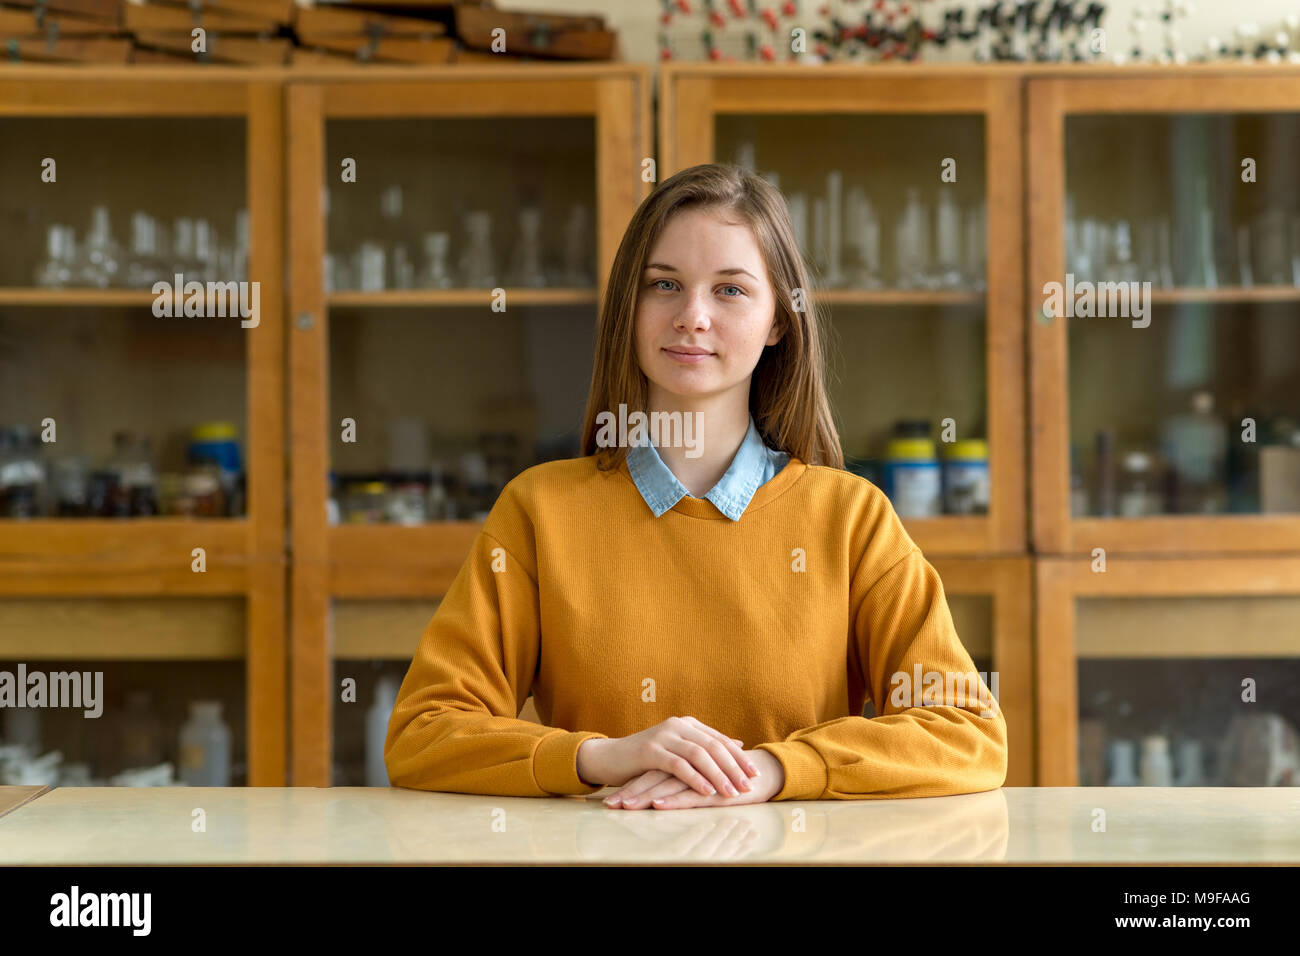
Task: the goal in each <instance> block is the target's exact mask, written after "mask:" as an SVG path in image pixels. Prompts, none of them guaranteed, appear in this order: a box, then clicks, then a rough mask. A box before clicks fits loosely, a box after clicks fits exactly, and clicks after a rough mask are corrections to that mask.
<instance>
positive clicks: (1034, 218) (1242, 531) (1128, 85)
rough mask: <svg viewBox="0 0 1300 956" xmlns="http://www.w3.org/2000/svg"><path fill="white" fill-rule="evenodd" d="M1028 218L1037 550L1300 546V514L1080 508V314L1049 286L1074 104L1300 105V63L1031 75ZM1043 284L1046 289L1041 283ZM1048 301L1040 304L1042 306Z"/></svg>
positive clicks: (1242, 109) (1203, 109) (1297, 294)
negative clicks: (1061, 310)
mask: <svg viewBox="0 0 1300 956" xmlns="http://www.w3.org/2000/svg"><path fill="white" fill-rule="evenodd" d="M1026 95H1027V103H1028V106H1027V120H1028V131H1027V138H1026V153H1027V155H1028V170H1027V172H1028V176H1029V179H1028V187H1027V189H1026V200H1025V201H1026V209H1027V216H1028V223H1029V243H1028V249H1029V264H1028V280H1029V281H1028V288H1027V296H1028V300H1029V303H1030V306H1031V307H1030V309H1029V349H1030V352H1029V359H1030V362H1029V372H1030V375H1029V396H1030V397H1029V407H1030V418H1031V421H1030V436H1031V440H1030V455H1031V480H1030V489H1031V499H1032V503H1031V508H1032V515H1033V540H1034V548H1035V550H1036V551H1038V552H1040V553H1045V554H1063V553H1071V554H1073V553H1079V554H1087V553H1089V552H1091V550H1092V549H1093V548H1097V547H1104V548H1106V550H1107V551H1108V552H1109V553H1130V554H1151V555H1157V554H1171V555H1172V554H1193V553H1240V554H1251V553H1254V554H1258V553H1262V552H1276V551H1291V552H1300V515H1275V514H1260V515H1223V516H1212V517H1199V516H1190V515H1189V516H1184V515H1161V516H1155V517H1148V518H1098V517H1081V518H1074V517H1071V515H1070V500H1069V489H1070V473H1069V472H1070V408H1069V395H1070V386H1069V356H1068V342H1069V326H1068V322H1069V320H1068V319H1066V318H1048V317H1046V316H1044V315H1043V314H1042V307H1043V297H1042V293H1041V290H1042V289H1043V287H1044V285H1045V284H1046V283H1048V282H1060V281H1061V280H1062V277H1063V276H1064V275H1065V271H1066V268H1065V248H1064V246H1065V238H1064V237H1065V227H1064V224H1065V201H1066V182H1065V173H1066V169H1065V126H1066V119H1067V117H1069V116H1070V115H1072V114H1111V115H1123V114H1132V115H1141V114H1177V113H1209V112H1217V113H1266V112H1291V113H1297V114H1300V69H1297V68H1295V67H1287V68H1264V69H1262V71H1261V72H1259V73H1253V72H1251V71H1250V70H1249V69H1242V68H1236V69H1233V68H1231V67H1229V68H1226V69H1223V70H1220V71H1217V72H1208V73H1207V72H1205V71H1200V72H1199V73H1198V74H1194V75H1189V76H1183V75H1180V74H1179V72H1178V71H1176V70H1174V71H1170V72H1168V73H1167V74H1166V75H1164V76H1153V75H1150V73H1149V71H1144V72H1143V73H1141V74H1139V75H1136V76H1126V75H1123V74H1122V73H1118V72H1116V73H1112V74H1111V75H1108V76H1103V77H1100V78H1093V77H1076V76H1031V77H1029V78H1028V79H1027V81H1026ZM1034 290H1039V291H1038V293H1037V294H1035V291H1034ZM1247 291H1249V292H1258V293H1259V294H1257V295H1252V296H1250V298H1251V299H1252V300H1257V301H1279V300H1281V301H1294V302H1296V303H1300V289H1296V290H1294V292H1292V291H1291V290H1285V289H1273V290H1268V289H1265V290H1247ZM1155 298H1156V301H1157V302H1160V301H1164V302H1173V301H1206V302H1212V301H1223V300H1224V298H1225V293H1224V292H1223V291H1222V290H1220V291H1218V292H1216V291H1214V290H1207V291H1206V292H1196V291H1189V290H1179V289H1175V290H1159V291H1157V292H1156V293H1155ZM1035 310H1038V311H1035Z"/></svg>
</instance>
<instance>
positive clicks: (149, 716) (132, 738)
mask: <svg viewBox="0 0 1300 956" xmlns="http://www.w3.org/2000/svg"><path fill="white" fill-rule="evenodd" d="M152 705H153V701H152V696H151V695H150V693H149V692H148V691H147V690H134V691H129V692H128V693H127V694H126V709H125V711H124V713H123V714H122V719H121V721H120V722H119V724H118V732H119V734H120V735H121V750H120V752H119V754H118V759H119V761H120V762H121V767H120V768H119V769H122V770H125V769H129V768H132V767H153V766H156V765H158V764H160V763H162V759H163V754H162V724H161V723H160V721H159V720H158V715H157V714H155V713H154V711H153V706H152Z"/></svg>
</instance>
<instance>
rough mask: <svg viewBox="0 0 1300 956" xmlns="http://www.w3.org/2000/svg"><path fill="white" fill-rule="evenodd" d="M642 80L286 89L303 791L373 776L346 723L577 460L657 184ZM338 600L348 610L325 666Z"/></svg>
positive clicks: (609, 76) (451, 77)
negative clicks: (616, 285) (625, 270)
mask: <svg viewBox="0 0 1300 956" xmlns="http://www.w3.org/2000/svg"><path fill="white" fill-rule="evenodd" d="M643 72H644V71H643V70H642V69H641V68H639V67H638V68H632V67H617V68H611V69H609V70H607V71H603V72H599V73H592V72H589V73H586V74H584V75H585V77H586V78H585V79H575V78H574V77H573V76H570V75H568V73H567V71H563V70H561V71H559V72H556V73H548V74H547V75H548V77H549V79H546V80H541V81H539V80H538V78H537V77H535V76H532V75H531V74H530V76H529V78H528V79H524V78H522V77H521V75H520V74H519V73H518V72H517V71H512V72H510V73H509V74H508V75H505V76H502V77H498V76H493V75H490V74H484V75H483V76H482V77H481V78H480V79H478V80H477V81H475V80H467V79H466V77H465V75H464V74H463V72H453V71H448V76H447V78H446V79H445V80H442V81H431V80H428V79H427V78H426V79H422V80H420V81H419V82H410V83H407V82H400V83H393V82H383V83H376V82H370V81H367V80H364V79H359V80H358V81H357V82H355V83H334V84H309V83H304V84H300V85H294V86H293V87H292V88H291V90H290V96H289V110H290V126H291V129H292V130H293V131H294V132H293V133H291V136H290V152H291V155H290V163H291V165H292V166H293V167H294V169H296V170H297V171H298V172H297V173H296V174H295V177H294V180H295V181H294V184H293V186H292V188H293V189H294V190H295V192H293V196H292V199H291V202H292V205H293V206H294V208H295V209H301V210H302V215H301V217H298V216H295V222H296V223H298V224H299V225H300V226H301V228H300V229H298V230H297V231H296V232H295V233H294V234H293V236H292V242H293V245H294V249H295V254H294V260H295V262H296V263H297V264H298V268H297V271H296V272H295V273H294V277H293V284H292V290H293V291H292V295H293V299H294V306H293V311H294V315H295V335H294V340H293V347H294V349H295V354H296V355H297V356H298V359H297V363H296V365H295V376H296V377H295V395H296V396H301V399H298V400H297V401H298V406H297V408H296V409H295V421H296V428H297V436H298V438H297V440H296V441H295V449H294V454H293V462H294V501H295V506H296V507H297V508H298V509H299V512H298V517H296V518H295V523H294V527H295V532H294V533H295V540H296V542H297V543H296V544H295V555H296V556H297V559H298V560H299V561H300V562H301V565H302V566H301V569H300V570H299V569H296V570H295V588H296V594H297V595H298V596H299V599H300V601H301V604H300V605H298V606H299V607H301V608H302V615H301V616H295V624H294V627H295V634H296V635H297V637H296V638H295V640H296V643H295V667H296V668H297V670H298V672H299V673H300V674H303V675H307V674H310V675H311V676H310V678H309V679H310V681H311V687H312V691H311V692H310V694H308V693H307V692H306V691H304V692H303V693H302V695H300V709H299V710H298V712H297V714H296V716H295V727H303V728H314V729H312V730H311V731H310V732H309V731H308V730H306V729H304V730H303V731H302V734H303V736H302V737H301V738H299V739H300V750H299V755H300V760H299V762H298V763H297V765H296V766H295V780H301V781H304V782H308V781H310V782H318V783H319V784H325V783H328V781H329V780H330V779H336V778H337V779H347V780H349V781H357V782H360V781H361V780H362V778H363V776H364V775H363V774H362V775H359V774H361V770H362V769H364V768H363V767H361V764H363V763H364V760H363V759H362V757H361V756H359V755H361V754H362V751H363V749H364V748H363V747H362V744H363V742H364V733H363V727H362V724H363V723H364V721H362V723H357V720H354V719H353V718H354V717H355V716H356V714H357V713H359V712H360V711H361V710H363V709H364V708H365V707H369V706H371V705H372V704H373V700H372V699H371V698H372V697H374V696H375V695H376V694H377V693H379V692H380V691H381V690H382V691H383V693H382V694H380V697H383V698H384V699H385V700H386V699H387V693H388V689H389V687H388V684H387V683H385V682H383V681H381V680H380V678H381V677H383V676H385V675H389V671H391V670H392V669H393V668H394V667H398V662H399V661H401V660H403V659H404V662H405V663H404V664H403V665H402V666H400V667H398V670H397V671H396V674H397V676H398V678H399V681H398V682H399V683H400V677H401V676H402V675H403V674H404V673H405V666H406V665H409V663H410V655H411V654H412V653H413V652H414V649H415V646H416V643H417V642H418V639H419V636H420V634H421V633H422V632H423V630H424V627H425V626H426V625H427V624H428V620H429V618H430V617H432V614H433V608H434V607H436V602H435V601H433V599H435V598H437V597H439V596H440V595H441V594H442V593H443V592H444V591H445V589H446V587H447V586H448V585H449V584H450V583H451V580H452V579H453V578H454V576H455V574H456V572H457V571H458V570H459V568H460V565H461V563H462V562H463V561H464V560H465V556H466V555H467V554H468V551H469V549H470V547H471V545H472V542H473V540H474V536H475V535H476V534H477V531H478V528H479V526H480V525H481V523H482V521H483V520H484V519H485V518H486V516H487V514H488V512H489V511H490V510H491V508H492V505H493V504H494V502H495V501H496V498H497V496H498V495H499V494H500V493H501V491H502V489H503V488H504V487H505V485H506V484H507V483H508V482H509V481H510V480H511V479H513V478H514V477H515V476H516V475H517V474H519V473H520V472H522V471H524V470H525V469H527V468H529V467H532V466H533V465H536V464H539V463H542V462H545V461H551V460H554V459H560V458H572V457H577V456H579V455H581V453H582V452H581V436H580V428H581V421H582V415H583V412H584V410H585V406H586V400H587V388H588V383H589V381H590V375H591V368H592V362H593V359H594V354H595V329H596V308H597V303H598V301H599V295H600V291H601V285H602V284H603V274H604V273H605V272H607V271H608V267H609V260H610V256H611V255H612V251H613V248H614V247H615V246H616V244H617V240H618V238H619V236H618V235H614V230H613V228H612V226H613V224H614V223H617V224H618V230H619V232H620V234H621V229H622V227H623V225H625V223H626V221H627V219H628V218H630V216H631V214H632V212H633V211H634V209H635V203H636V202H638V201H639V199H640V196H641V191H639V190H642V187H644V190H648V188H649V185H648V183H646V184H643V183H641V182H640V176H639V169H640V165H639V163H640V157H641V155H642V152H641V150H642V149H643V148H644V146H645V143H644V140H643V138H642V135H641V134H642V130H641V129H640V128H639V127H637V125H636V123H635V119H634V118H635V117H636V116H638V115H641V116H644V109H645V104H644V103H642V102H641V99H640V97H641V96H642V95H643V94H644V92H645V88H644V78H643ZM629 124H631V125H629ZM624 132H629V133H631V134H633V135H629V136H624V135H622V134H623V133H624ZM632 184H635V185H632ZM644 190H642V191H644ZM620 216H621V217H622V218H621V219H620ZM611 243H612V245H611ZM331 598H333V599H337V600H339V601H343V602H349V603H348V604H347V605H346V610H344V609H343V608H342V606H339V607H336V608H335V611H337V612H338V614H337V615H336V620H335V629H334V633H335V634H336V637H335V638H334V640H335V641H336V642H339V643H337V644H336V645H335V647H334V650H333V651H331V650H330V649H329V645H328V644H327V642H326V640H325V639H323V637H322V636H323V635H325V634H326V633H327V631H328V628H327V623H328V620H327V619H328V617H329V614H328V611H327V609H328V607H329V605H330V601H331ZM390 601H397V602H401V601H413V602H416V604H417V605H419V606H420V607H422V608H423V609H424V610H425V611H427V616H425V617H424V619H423V620H418V621H417V618H418V617H419V616H420V615H419V614H414V613H413V612H409V609H408V613H407V616H406V617H403V618H402V620H404V621H406V622H408V623H407V624H406V625H405V626H406V630H405V631H404V632H403V633H402V635H401V636H400V637H397V638H396V639H397V640H399V641H405V643H403V644H402V647H403V648H404V650H403V651H402V652H401V653H398V654H396V655H395V656H386V653H387V652H386V651H385V650H384V647H387V646H388V645H387V644H385V643H384V641H383V640H382V635H383V634H384V631H383V630H382V628H381V629H378V630H376V629H375V628H374V626H373V621H374V620H375V619H376V618H375V615H380V617H381V618H383V616H384V615H385V614H386V613H388V612H387V611H385V608H386V607H388V604H387V603H385V602H390ZM419 602H424V603H423V604H420V603H419ZM421 613H423V611H422V612H421ZM399 616H400V615H399ZM368 622H369V623H368ZM318 625H319V626H318ZM376 639H379V644H373V641H374V640H376ZM367 642H371V643H370V644H368V643H367ZM372 645H373V646H372ZM380 645H383V646H380ZM344 646H346V648H348V649H347V650H340V648H341V647H344ZM344 661H348V662H369V663H365V666H362V665H361V664H360V663H358V664H355V665H353V664H352V663H349V664H348V665H347V666H348V667H351V668H352V670H355V671H356V672H357V674H359V675H360V676H359V677H358V678H357V686H358V688H359V690H360V694H361V697H360V698H359V699H360V700H361V701H362V703H361V704H359V705H357V706H353V705H352V704H350V703H348V704H345V703H343V702H341V701H340V700H339V698H340V681H341V680H342V679H343V678H344V676H346V675H345V674H344V670H346V669H347V668H345V667H344V666H343V662H344ZM385 662H387V663H385ZM372 665H373V668H375V670H374V672H373V673H372V672H371V671H372ZM386 667H387V668H388V669H387V670H385V668H386ZM349 673H351V671H349ZM389 676H391V675H389ZM304 679H307V678H304ZM363 685H364V686H363ZM304 686H305V685H304ZM308 714H310V715H311V716H307V715H308ZM332 717H333V718H337V720H338V721H339V723H338V724H337V725H336V727H335V730H334V731H331V729H330V727H331V718H332ZM358 719H359V718H358ZM332 747H334V748H336V749H335V752H334V757H333V758H331V757H329V756H328V754H329V753H330V750H331V748H332ZM358 761H361V764H358ZM372 769H373V768H372ZM372 776H373V773H372Z"/></svg>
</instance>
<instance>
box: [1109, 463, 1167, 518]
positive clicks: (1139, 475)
mask: <svg viewBox="0 0 1300 956" xmlns="http://www.w3.org/2000/svg"><path fill="white" fill-rule="evenodd" d="M1164 510H1165V509H1164V496H1163V495H1162V494H1161V492H1160V485H1159V482H1158V480H1157V478H1156V474H1155V468H1154V465H1153V462H1152V460H1151V456H1150V455H1148V454H1147V453H1146V452H1143V451H1131V452H1129V453H1128V454H1126V455H1125V456H1124V466H1123V471H1122V473H1121V474H1120V487H1119V513H1120V516H1121V517H1124V518H1140V517H1143V516H1147V515H1158V514H1163V513H1164Z"/></svg>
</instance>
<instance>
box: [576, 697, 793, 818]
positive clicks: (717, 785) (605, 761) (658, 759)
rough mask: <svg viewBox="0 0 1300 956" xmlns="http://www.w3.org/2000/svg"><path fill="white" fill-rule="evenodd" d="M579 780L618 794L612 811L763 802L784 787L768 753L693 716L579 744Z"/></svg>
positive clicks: (612, 799) (776, 763)
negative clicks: (615, 789)
mask: <svg viewBox="0 0 1300 956" xmlns="http://www.w3.org/2000/svg"><path fill="white" fill-rule="evenodd" d="M578 776H579V777H580V778H581V779H582V780H584V781H586V782H587V783H590V784H612V785H616V786H618V787H620V789H619V791H618V792H617V793H615V794H612V795H610V796H609V797H608V798H606V800H605V806H607V807H609V808H610V809H623V810H648V809H651V808H654V809H656V810H682V809H686V808H688V807H726V806H738V805H742V804H747V803H764V802H766V801H768V800H771V799H772V798H773V797H774V796H776V795H777V794H778V793H780V792H781V790H782V788H783V787H784V786H785V768H784V767H782V766H781V761H779V760H777V759H776V757H774V756H773V755H772V754H770V753H768V752H767V751H766V750H745V749H744V744H743V742H742V741H739V740H736V739H734V738H732V737H728V736H726V735H725V734H723V733H722V732H721V731H718V730H714V729H713V728H712V727H709V726H708V725H707V724H704V723H701V722H700V721H698V720H696V719H695V718H694V717H669V718H668V719H667V720H665V721H663V722H662V723H659V724H655V725H654V726H653V727H649V728H647V729H646V730H643V731H641V732H640V733H637V734H632V735H630V736H627V737H612V738H602V737H593V738H591V739H589V740H584V741H583V742H582V744H581V745H580V746H579V747H578Z"/></svg>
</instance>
